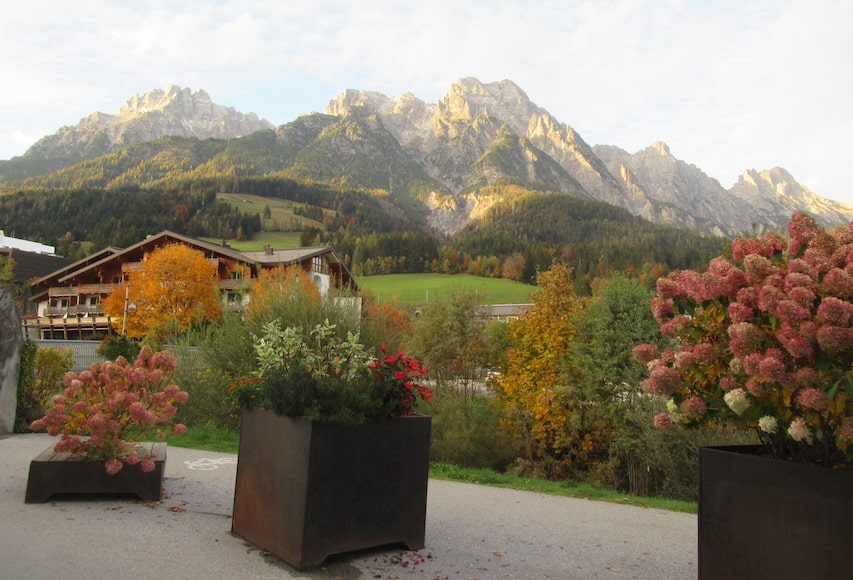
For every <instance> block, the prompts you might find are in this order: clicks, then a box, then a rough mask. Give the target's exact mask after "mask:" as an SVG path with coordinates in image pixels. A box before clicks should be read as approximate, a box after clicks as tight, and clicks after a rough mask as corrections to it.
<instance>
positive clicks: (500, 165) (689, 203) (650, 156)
mask: <svg viewBox="0 0 853 580" xmlns="http://www.w3.org/2000/svg"><path fill="white" fill-rule="evenodd" d="M326 114H327V115H330V116H334V117H338V118H339V119H341V120H346V119H348V118H350V117H353V116H355V115H357V116H359V117H361V118H365V117H370V118H371V119H373V120H374V122H376V123H378V124H379V126H380V128H381V130H383V131H386V132H387V133H389V134H390V135H391V136H393V138H394V139H395V140H396V142H397V143H398V144H399V146H400V147H402V149H403V150H404V151H405V152H406V154H408V155H409V156H411V158H412V159H413V160H416V162H417V163H418V164H420V166H421V167H422V168H423V170H424V172H425V173H426V174H428V175H429V176H430V177H431V178H432V179H433V180H435V182H436V183H437V184H439V187H440V191H433V192H432V193H431V194H430V195H429V196H428V197H427V198H425V199H422V200H421V201H422V202H423V203H424V204H425V207H426V208H427V211H428V212H429V221H430V223H431V224H432V225H433V226H434V227H436V228H437V229H439V230H441V231H444V232H445V233H450V234H452V233H454V232H455V231H457V230H458V229H460V228H461V227H462V226H464V225H465V224H466V223H468V222H469V221H470V220H471V219H474V217H475V213H476V212H482V211H483V210H484V209H486V208H487V207H488V206H489V205H491V204H492V203H494V201H495V198H493V197H490V195H489V194H483V193H481V192H478V189H480V188H482V187H483V186H487V185H489V184H492V183H496V182H498V181H500V180H511V181H513V182H516V183H519V182H521V183H524V184H528V185H531V186H534V187H535V188H537V189H544V190H548V191H555V192H561V193H566V194H572V195H578V196H583V197H590V198H593V199H597V200H600V201H605V202H607V203H610V204H612V205H616V206H618V207H622V208H625V209H627V210H629V211H630V212H632V213H633V214H635V215H638V216H641V217H644V218H646V219H648V220H650V221H653V222H656V223H661V224H670V225H675V226H679V227H686V228H689V229H692V230H695V231H699V232H705V233H711V234H716V235H729V236H733V235H738V234H741V233H744V232H747V231H750V230H751V229H752V228H753V226H754V225H755V224H760V225H768V226H771V227H782V226H784V225H785V224H787V223H788V221H789V219H790V216H791V213H792V212H793V211H794V210H797V209H799V210H803V211H808V212H809V213H812V214H813V215H815V216H816V217H817V218H818V219H819V221H822V222H823V223H825V224H827V225H831V224H838V223H846V222H849V221H850V220H851V219H853V207H851V206H847V205H845V204H840V203H837V202H832V201H829V200H826V199H823V198H821V197H820V196H818V195H816V194H814V193H812V192H811V191H809V190H808V188H805V187H803V186H800V185H799V184H797V183H796V181H795V180H794V179H793V178H792V177H791V176H790V175H789V174H787V172H785V171H784V170H781V169H778V168H777V169H774V170H770V171H765V172H761V173H758V172H755V171H753V170H750V171H748V172H747V173H746V174H744V177H742V178H741V181H740V182H739V183H738V184H736V185H735V186H734V187H733V188H732V189H731V190H726V189H725V188H724V187H723V186H722V185H720V183H719V182H718V181H717V180H716V179H713V178H711V177H709V176H708V175H706V174H705V173H704V172H702V170H700V169H699V168H698V167H696V166H695V165H691V164H688V163H686V162H684V161H681V160H679V159H677V158H675V157H674V156H673V155H672V153H671V152H670V150H669V148H668V147H667V146H666V144H665V143H661V142H657V143H653V144H652V145H650V146H649V147H647V148H646V149H644V150H642V151H638V152H637V153H634V154H630V153H628V152H626V151H624V150H622V149H620V148H618V147H615V146H608V145H596V146H595V147H590V146H589V145H588V144H587V143H586V142H585V141H584V140H583V138H582V137H581V136H580V135H579V134H578V133H577V132H576V131H575V130H574V129H573V128H572V127H570V126H569V125H567V124H564V123H560V122H559V121H558V120H557V119H556V118H554V117H553V116H552V115H551V114H549V113H548V112H547V111H546V110H544V109H542V108H540V107H538V106H537V105H535V104H534V103H532V102H531V101H530V99H529V98H528V97H527V95H526V94H525V93H524V91H522V90H521V89H520V88H519V87H518V86H516V85H515V84H514V83H512V82H511V81H507V80H504V81H500V82H494V83H488V84H484V83H481V82H480V81H478V80H477V79H474V78H463V79H460V80H459V81H458V82H457V83H455V84H454V85H453V86H451V87H450V89H449V90H448V91H447V93H446V94H445V95H444V97H442V98H441V99H440V100H439V101H438V103H437V104H428V103H425V102H423V101H421V100H419V99H417V98H416V97H415V96H413V95H411V94H409V93H407V94H405V95H403V96H401V97H398V98H389V97H386V96H385V95H383V94H381V93H376V92H366V91H355V90H347V91H345V92H344V93H342V94H341V95H340V96H339V97H338V98H337V99H335V100H333V101H331V102H330V103H329V105H328V106H327V107H326ZM390 179H391V178H389V180H390ZM475 208H476V209H475Z"/></svg>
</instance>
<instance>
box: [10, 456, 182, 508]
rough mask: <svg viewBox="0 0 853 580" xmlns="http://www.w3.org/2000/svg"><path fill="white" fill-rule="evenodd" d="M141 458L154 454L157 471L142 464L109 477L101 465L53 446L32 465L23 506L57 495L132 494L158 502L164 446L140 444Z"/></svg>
mask: <svg viewBox="0 0 853 580" xmlns="http://www.w3.org/2000/svg"><path fill="white" fill-rule="evenodd" d="M137 448H138V450H139V454H140V455H148V454H153V457H152V459H153V460H154V470H153V471H149V472H144V471H142V466H141V465H140V464H138V463H137V464H136V465H125V466H124V467H122V469H121V471H119V472H118V473H116V474H115V475H109V474H108V473H107V472H106V470H105V469H104V463H103V462H102V461H88V460H86V459H85V458H83V457H80V456H78V455H72V454H71V453H58V452H56V451H54V450H53V445H51V446H50V447H49V448H47V449H45V450H44V451H43V452H42V453H40V454H39V456H38V457H36V458H35V459H33V460H32V461H31V462H30V472H29V475H28V477H27V491H26V495H25V496H24V503H41V502H44V501H47V500H48V499H49V498H50V497H51V496H53V495H55V494H88V495H101V494H129V495H135V496H136V497H138V498H139V499H141V500H143V501H156V500H159V499H160V497H161V494H162V490H163V471H164V469H165V466H166V444H165V443H138V444H137Z"/></svg>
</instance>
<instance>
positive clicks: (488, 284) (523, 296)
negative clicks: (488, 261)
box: [357, 274, 536, 306]
mask: <svg viewBox="0 0 853 580" xmlns="http://www.w3.org/2000/svg"><path fill="white" fill-rule="evenodd" d="M357 280H358V283H359V285H360V286H361V287H362V288H363V289H365V290H369V291H370V292H371V293H372V294H373V296H374V297H376V299H377V300H379V301H388V300H396V301H397V302H401V303H405V304H413V305H416V306H423V305H424V304H427V303H428V302H429V301H430V300H435V299H437V298H439V297H447V296H449V295H451V294H452V293H453V292H455V291H459V290H465V291H474V292H478V293H479V294H481V296H482V298H481V302H482V303H483V304H525V303H528V302H530V298H529V294H530V293H531V292H535V291H536V287H535V286H529V285H527V284H522V283H520V282H513V281H512V280H505V279H503V278H481V277H479V276H468V275H465V274H456V275H451V274H388V275H385V276H359V277H358V278H357Z"/></svg>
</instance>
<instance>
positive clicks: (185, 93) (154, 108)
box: [17, 85, 273, 178]
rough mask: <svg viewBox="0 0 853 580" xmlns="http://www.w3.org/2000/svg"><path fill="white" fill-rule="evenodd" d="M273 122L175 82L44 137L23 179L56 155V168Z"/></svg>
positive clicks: (232, 134)
mask: <svg viewBox="0 0 853 580" xmlns="http://www.w3.org/2000/svg"><path fill="white" fill-rule="evenodd" d="M271 128H273V124H272V123H270V122H269V121H267V120H266V119H260V118H258V116H257V115H255V114H254V113H246V114H244V113H239V112H237V111H235V110H234V108H233V107H224V106H221V105H217V104H215V103H214V102H213V101H212V100H211V98H210V95H208V94H207V93H206V92H205V91H203V90H199V91H196V92H193V91H192V90H191V89H189V88H181V87H178V86H176V85H171V86H169V87H168V88H166V89H165V90H161V89H157V90H153V91H150V92H148V93H145V94H143V95H141V96H140V95H138V94H137V95H134V96H133V97H131V98H130V99H128V100H127V102H125V104H124V105H123V106H122V107H121V108H120V109H119V111H118V112H117V113H116V114H107V113H102V112H95V113H92V114H91V115H89V116H88V117H86V118H84V119H81V120H80V122H79V123H78V124H77V125H74V126H71V127H62V128H60V129H59V130H58V131H57V132H56V133H54V134H53V135H47V136H45V137H42V138H41V139H39V140H38V141H37V142H36V143H35V144H33V145H32V147H30V148H29V149H28V150H27V152H26V153H25V154H24V155H23V156H22V157H25V158H27V163H26V167H27V169H26V170H24V171H21V172H20V174H19V175H18V176H17V177H18V178H24V177H28V176H30V175H31V174H32V175H37V174H38V170H37V169H32V168H37V167H38V164H39V159H41V158H44V159H48V158H49V159H50V162H49V166H50V168H51V170H53V171H55V170H57V169H62V168H63V167H68V166H70V165H74V164H75V163H79V162H80V161H83V160H85V159H92V158H94V157H97V156H98V155H103V154H106V153H109V152H110V151H113V150H115V149H117V148H119V147H123V146H125V145H132V144H134V143H142V142H146V141H152V140H155V139H159V138H161V137H173V136H177V137H196V138H198V139H211V138H216V139H234V138H237V137H243V136H244V135H248V134H250V133H254V132H255V131H259V130H261V129H271Z"/></svg>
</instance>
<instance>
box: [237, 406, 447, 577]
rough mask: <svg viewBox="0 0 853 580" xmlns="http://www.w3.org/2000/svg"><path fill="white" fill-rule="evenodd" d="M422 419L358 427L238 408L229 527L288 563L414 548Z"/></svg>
mask: <svg viewBox="0 0 853 580" xmlns="http://www.w3.org/2000/svg"><path fill="white" fill-rule="evenodd" d="M430 429H431V417H427V416H412V417H398V418H393V419H382V420H375V421H368V422H366V423H363V424H360V425H340V424H334V423H312V422H310V421H306V420H304V419H301V418H294V417H284V416H281V415H277V414H275V413H273V412H272V411H268V410H264V409H247V410H245V411H244V412H243V419H242V428H241V432H240V449H239V453H238V456H237V482H236V487H235V492H234V511H233V519H232V525H231V530H232V532H234V533H235V534H237V535H239V536H242V537H243V538H245V539H247V540H249V541H250V542H252V543H253V544H256V545H257V546H259V547H261V548H263V549H264V550H267V551H268V552H270V553H272V554H273V555H275V556H277V557H278V558H281V559H282V560H284V561H285V562H287V563H288V564H291V565H292V566H294V567H296V568H300V569H302V568H308V567H312V566H316V565H319V564H321V563H322V562H323V561H324V560H325V559H326V558H327V557H328V556H330V555H332V554H339V553H343V552H350V551H353V550H360V549H364V548H371V547H377V546H384V545H390V544H398V543H402V544H404V545H405V546H406V547H407V548H408V549H411V550H417V549H420V548H423V547H424V529H425V523H426V500H427V479H428V474H429V442H430Z"/></svg>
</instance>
